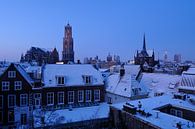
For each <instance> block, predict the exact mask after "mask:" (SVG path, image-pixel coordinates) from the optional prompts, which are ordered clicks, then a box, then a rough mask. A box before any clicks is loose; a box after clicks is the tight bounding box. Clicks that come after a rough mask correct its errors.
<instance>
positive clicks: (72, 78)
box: [43, 64, 104, 87]
mask: <svg viewBox="0 0 195 129" xmlns="http://www.w3.org/2000/svg"><path fill="white" fill-rule="evenodd" d="M85 75H86V76H92V84H90V86H91V85H103V84H104V83H103V78H102V75H101V73H100V72H99V71H98V70H97V69H95V68H94V67H93V66H92V65H88V64H47V65H45V67H44V68H43V81H44V84H45V87H53V86H56V76H64V77H65V86H82V85H85V83H84V81H83V76H85Z"/></svg>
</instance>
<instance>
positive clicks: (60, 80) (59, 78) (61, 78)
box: [56, 76, 65, 85]
mask: <svg viewBox="0 0 195 129" xmlns="http://www.w3.org/2000/svg"><path fill="white" fill-rule="evenodd" d="M56 83H57V85H64V84H65V77H64V76H57V77H56Z"/></svg>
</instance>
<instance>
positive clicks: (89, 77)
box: [83, 75, 92, 84]
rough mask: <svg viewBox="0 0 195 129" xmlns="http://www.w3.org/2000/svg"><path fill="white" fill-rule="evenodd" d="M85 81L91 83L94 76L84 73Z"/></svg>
mask: <svg viewBox="0 0 195 129" xmlns="http://www.w3.org/2000/svg"><path fill="white" fill-rule="evenodd" d="M83 81H84V83H85V84H91V83H92V76H89V75H84V76H83Z"/></svg>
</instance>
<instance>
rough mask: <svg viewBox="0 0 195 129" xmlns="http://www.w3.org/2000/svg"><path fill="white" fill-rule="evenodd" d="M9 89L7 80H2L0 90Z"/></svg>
mask: <svg viewBox="0 0 195 129" xmlns="http://www.w3.org/2000/svg"><path fill="white" fill-rule="evenodd" d="M8 90H9V82H6V81H3V82H2V91H8Z"/></svg>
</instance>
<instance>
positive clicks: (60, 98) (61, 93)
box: [58, 92, 64, 104]
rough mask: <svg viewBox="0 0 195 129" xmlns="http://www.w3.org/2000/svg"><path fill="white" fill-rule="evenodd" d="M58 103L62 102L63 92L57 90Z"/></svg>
mask: <svg viewBox="0 0 195 129" xmlns="http://www.w3.org/2000/svg"><path fill="white" fill-rule="evenodd" d="M58 104H64V92H58Z"/></svg>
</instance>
